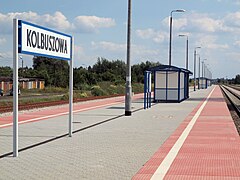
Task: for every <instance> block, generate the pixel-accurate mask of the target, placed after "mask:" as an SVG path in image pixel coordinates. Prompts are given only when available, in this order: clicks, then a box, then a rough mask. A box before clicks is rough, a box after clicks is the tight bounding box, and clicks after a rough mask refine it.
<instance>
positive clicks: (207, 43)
mask: <svg viewBox="0 0 240 180" xmlns="http://www.w3.org/2000/svg"><path fill="white" fill-rule="evenodd" d="M217 39H218V37H217V36H216V35H206V34H201V35H200V36H198V44H197V45H196V46H199V45H201V46H202V47H203V48H207V49H229V45H228V44H219V43H217Z"/></svg>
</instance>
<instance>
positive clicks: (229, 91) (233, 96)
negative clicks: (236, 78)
mask: <svg viewBox="0 0 240 180" xmlns="http://www.w3.org/2000/svg"><path fill="white" fill-rule="evenodd" d="M220 87H221V89H222V91H223V92H224V94H225V95H226V97H227V98H228V100H229V102H230V103H231V104H232V106H233V107H234V109H235V111H236V113H237V114H238V116H239V117H240V90H239V88H234V87H232V86H226V85H221V86H220Z"/></svg>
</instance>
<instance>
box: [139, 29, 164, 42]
mask: <svg viewBox="0 0 240 180" xmlns="http://www.w3.org/2000/svg"><path fill="white" fill-rule="evenodd" d="M136 35H137V36H138V37H140V38H141V39H152V40H153V41H154V42H156V43H161V42H163V41H164V40H165V38H166V33H164V32H160V31H155V30H154V29H151V28H149V29H138V30H136Z"/></svg>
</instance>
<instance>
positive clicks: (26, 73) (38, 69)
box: [0, 56, 160, 90]
mask: <svg viewBox="0 0 240 180" xmlns="http://www.w3.org/2000/svg"><path fill="white" fill-rule="evenodd" d="M158 65H160V63H159V62H157V63H155V62H150V61H146V62H141V63H140V64H135V65H132V74H131V76H132V82H133V83H143V81H144V71H145V70H147V69H149V68H150V67H154V66H158ZM18 72H19V77H37V78H42V79H44V80H45V85H46V86H55V87H63V88H66V87H67V86H68V82H69V64H68V62H67V61H61V60H56V59H51V58H46V57H39V56H38V57H37V56H36V57H34V58H33V67H31V68H28V67H23V68H19V71H18ZM73 73H74V79H73V81H74V88H75V89H80V90H81V89H84V86H85V85H96V84H98V83H100V82H103V81H108V82H112V83H113V84H124V83H125V79H126V64H125V62H124V61H121V60H108V59H105V58H98V59H97V62H96V63H95V64H94V65H93V66H88V67H82V66H80V67H78V68H74V70H73ZM0 76H5V77H12V69H11V68H10V67H0Z"/></svg>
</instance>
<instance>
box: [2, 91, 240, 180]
mask: <svg viewBox="0 0 240 180" xmlns="http://www.w3.org/2000/svg"><path fill="white" fill-rule="evenodd" d="M213 88H214V87H211V88H209V89H207V90H198V91H196V92H191V94H190V99H188V100H187V101H184V102H182V103H170V104H165V103H160V104H156V105H154V106H153V107H152V108H151V109H148V110H142V109H141V108H142V107H143V99H139V97H136V99H135V100H134V101H133V111H134V112H133V114H132V116H131V117H125V116H123V114H124V103H123V98H122V99H121V98H117V99H116V98H111V99H108V100H102V101H100V102H101V103H102V104H101V105H99V104H98V103H100V102H99V101H98V102H87V103H82V104H81V105H75V113H74V123H73V127H74V131H75V133H74V134H73V137H71V138H70V137H68V136H64V134H66V133H67V131H68V126H67V125H68V115H67V114H65V115H64V114H63V115H61V116H60V115H59V116H56V117H51V118H45V120H44V121H42V120H36V121H34V122H31V123H23V124H21V125H20V126H19V135H20V137H19V148H20V149H21V152H20V153H19V157H17V158H13V157H12V156H11V155H10V156H4V155H6V154H7V153H9V152H11V151H12V127H11V124H10V123H11V121H9V119H7V118H6V117H4V118H6V119H5V120H6V121H7V122H5V124H8V125H7V126H3V127H4V128H0V156H2V158H0V179H94V180H95V179H104V180H106V179H111V180H112V179H116V180H119V179H121V180H122V179H123V180H124V179H131V178H132V177H134V178H133V179H140V178H142V179H150V178H151V177H152V176H153V174H154V172H155V171H156V170H157V168H158V167H156V164H158V165H159V162H156V161H154V162H153V164H152V165H150V166H151V168H150V169H151V172H150V171H145V172H143V169H141V167H143V168H145V167H147V165H148V163H150V162H151V161H152V159H151V157H152V156H154V155H156V156H158V157H160V158H158V157H156V158H155V159H161V158H163V156H162V154H156V153H158V152H162V151H164V153H165V155H166V154H167V152H169V150H170V149H171V147H172V146H173V144H174V142H176V141H177V137H179V136H180V134H181V132H182V131H183V129H184V128H185V127H186V126H187V124H189V121H190V119H191V117H192V116H194V114H196V112H197V110H198V109H199V107H200V106H201V105H202V104H203V100H204V98H206V97H207V96H208V95H209V93H210V92H211V91H212V90H213ZM215 91H216V92H215ZM212 95H216V97H212V99H210V100H209V101H208V103H207V104H206V106H205V108H206V111H205V110H204V108H203V110H202V112H201V114H203V113H205V114H206V117H205V116H204V117H203V116H200V117H199V118H198V119H197V121H196V124H195V126H193V129H192V131H191V132H190V133H189V137H191V138H187V139H186V140H185V141H184V145H183V147H184V146H185V147H186V148H183V147H182V148H181V149H180V151H179V154H180V153H182V156H180V157H178V156H176V160H174V161H173V163H172V164H171V168H170V169H169V171H167V174H166V176H165V178H169V179H181V178H182V179H187V178H188V179H192V177H199V179H201V177H202V176H201V174H200V175H198V176H196V175H193V176H190V175H192V174H191V173H194V172H195V173H196V172H199V170H198V169H199V167H202V166H198V165H204V166H203V167H202V168H205V166H206V165H205V164H207V163H212V164H211V165H212V166H211V167H212V169H213V170H212V171H211V172H215V171H214V167H216V166H215V165H216V164H217V163H218V162H222V159H224V157H226V158H229V159H230V161H228V163H232V164H233V165H232V166H231V167H236V168H238V167H239V164H238V162H240V161H236V160H238V159H237V158H236V159H234V158H235V157H238V156H239V155H236V154H235V150H236V148H238V147H237V145H236V142H238V141H239V140H238V139H239V137H238V135H237V134H236V133H237V132H236V130H235V131H234V129H235V128H234V126H233V122H232V120H231V117H230V116H229V112H228V111H227V109H226V108H225V107H224V106H225V104H224V102H223V98H222V96H221V94H220V91H218V89H217V88H216V89H215V90H214V91H213V93H212ZM218 96H219V97H218ZM219 103H220V104H222V106H223V108H221V109H219V110H218V108H217V109H216V108H215V106H216V105H217V107H218V104H219ZM104 104H105V105H104ZM63 108H65V110H66V109H67V107H63ZM84 108H85V111H83V109H84ZM207 109H215V112H216V111H217V112H218V116H217V119H216V117H215V116H216V115H215V116H214V115H213V114H212V113H214V111H210V112H208V111H207ZM52 112H55V113H57V112H58V113H61V112H60V110H59V109H52V110H45V112H44V111H37V112H34V113H24V114H23V115H22V117H23V116H24V118H25V119H34V118H38V117H40V116H42V115H43V114H44V115H49V114H52ZM227 113H228V114H227ZM33 114H34V116H33ZM24 118H23V121H22V122H24ZM200 120H201V121H200ZM208 121H210V122H208ZM218 121H221V122H222V124H221V127H217V126H216V125H217V124H218ZM197 123H199V125H200V126H199V125H197ZM209 124H210V125H211V124H214V127H215V128H216V129H218V132H217V133H214V132H215V131H214V129H215V128H213V126H212V125H211V126H209ZM0 125H3V123H2V124H0ZM86 127H89V128H86ZM221 128H222V129H221ZM198 134H203V135H204V137H202V138H199V137H198ZM218 135H219V136H218ZM232 135H234V136H232ZM214 137H219V139H220V140H222V142H221V143H219V144H217V143H216V142H215V141H216V139H214ZM195 141H196V142H198V143H199V144H194V143H193V142H195ZM186 142H187V144H186ZM219 142H220V141H219ZM214 143H215V144H216V145H215V146H214ZM205 144H210V145H211V146H209V148H208V149H210V150H212V152H215V151H216V153H215V154H214V153H212V154H211V155H209V156H208V155H206V156H203V155H205V154H206V153H205V152H207V150H208V149H206V148H205V147H204V145H205ZM226 145H227V146H226ZM230 146H232V147H233V150H231V151H229V152H225V151H224V150H225V149H226V148H225V147H230ZM159 147H160V149H159ZM201 147H202V148H201ZM161 148H163V149H162V150H161ZM199 148H200V149H199ZM217 149H222V151H224V153H222V151H219V152H218V151H217ZM182 151H183V152H182ZM185 151H186V152H189V153H190V155H191V156H193V157H197V160H198V161H197V163H196V164H194V163H193V162H192V161H190V160H189V159H188V157H191V156H190V155H189V154H186V153H184V152H185ZM204 153H205V154H204ZM222 155H223V156H222ZM202 156H203V159H202V160H201V159H200V158H199V157H202ZM219 157H221V158H220V159H218V158H219ZM208 158H210V159H211V158H212V159H211V160H209V161H204V159H208ZM214 158H215V159H216V161H215V160H214ZM149 159H150V160H149ZM190 159H192V158H190ZM179 163H180V164H185V163H186V166H184V168H185V169H184V168H179V166H178V164H179ZM188 163H190V164H188ZM204 163H205V164H204ZM144 165H145V166H144ZM227 165H228V167H230V164H227ZM234 165H236V166H234ZM153 166H155V167H154V168H155V170H153ZM174 166H175V168H173V169H172V167H174ZM139 169H140V170H139ZM150 169H149V170H150ZM189 169H190V170H191V171H188V170H189ZM205 169H206V168H205ZM219 169H223V168H222V167H220V168H219ZM235 170H236V169H231V168H229V169H227V170H226V171H227V172H230V173H231V172H235ZM219 171H220V170H219ZM137 172H138V173H137ZM180 172H181V173H180ZM184 172H185V174H184ZM200 172H204V171H203V170H201V171H200ZM238 172H240V171H239V169H238ZM136 173H137V174H136ZM188 173H190V174H188ZM235 173H236V172H235ZM209 175H210V176H211V177H212V176H213V174H211V173H210V174H209ZM222 175H224V174H222ZM235 175H236V174H235ZM218 177H219V176H218ZM223 177H224V176H223ZM226 177H227V176H226ZM228 177H230V176H228ZM233 177H237V176H233ZM239 177H240V176H239ZM215 179H216V178H215Z"/></svg>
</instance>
